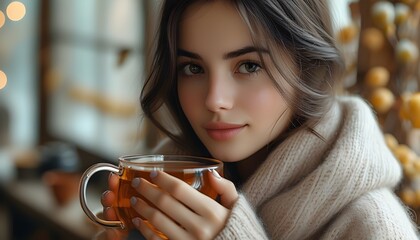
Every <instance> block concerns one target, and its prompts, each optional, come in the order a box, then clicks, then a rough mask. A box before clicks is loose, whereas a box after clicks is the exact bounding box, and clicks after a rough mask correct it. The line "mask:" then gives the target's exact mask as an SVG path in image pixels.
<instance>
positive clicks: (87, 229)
mask: <svg viewBox="0 0 420 240" xmlns="http://www.w3.org/2000/svg"><path fill="white" fill-rule="evenodd" d="M329 3H330V8H331V9H330V10H331V13H332V14H333V19H334V24H335V25H334V27H335V37H336V39H337V42H338V44H339V47H340V48H341V50H342V51H343V55H344V57H345V60H346V67H347V71H346V74H345V76H344V79H343V86H342V89H341V90H342V92H343V94H359V95H361V96H362V97H364V98H366V100H367V101H369V102H370V103H371V105H372V108H373V110H374V111H375V112H376V113H377V114H378V120H379V122H380V124H381V127H382V129H383V131H384V134H385V137H386V140H387V143H388V145H389V146H390V148H391V149H392V150H393V152H394V153H395V154H396V156H397V158H398V159H399V160H400V161H401V165H402V167H403V169H404V181H403V182H402V184H401V186H400V187H399V188H398V189H397V190H396V191H397V193H398V194H399V196H401V198H402V200H403V201H404V202H405V203H406V204H407V205H408V206H410V207H411V208H413V209H414V210H416V209H418V207H419V206H420V180H418V179H420V178H419V177H418V176H420V174H419V173H420V157H419V154H420V144H419V141H420V140H419V139H420V137H419V136H420V135H419V133H418V130H417V129H418V128H420V95H419V94H418V92H419V90H418V89H419V67H418V66H419V60H418V46H419V38H420V30H419V27H420V25H419V12H420V1H418V0H360V1H357V0H330V1H329ZM159 4H160V1H159V0H20V1H10V0H0V239H91V238H92V237H93V236H95V234H97V232H98V231H100V230H101V229H100V228H99V227H97V226H96V225H94V224H93V223H91V222H90V221H89V220H88V219H87V217H86V216H85V215H84V213H83V212H82V210H81V208H80V204H79V201H78V198H77V197H78V192H77V191H78V190H77V188H78V183H79V178H80V175H81V173H82V172H83V171H84V170H85V169H86V168H87V167H89V166H90V165H92V164H94V163H97V162H109V163H113V164H116V163H117V158H118V156H121V155H127V154H134V153H147V152H148V151H149V150H150V148H152V147H153V146H154V144H155V143H156V142H157V140H158V139H159V133H158V132H157V131H156V130H155V129H153V128H152V127H151V126H150V125H149V124H148V122H146V121H144V120H143V119H142V116H141V109H140V108H139V94H140V90H141V86H142V84H143V81H144V79H145V77H146V76H147V66H148V64H149V62H150V60H149V59H150V49H151V45H152V43H153V37H154V33H155V26H156V18H157V16H158V7H159ZM106 178H107V175H106V174H98V175H97V176H95V177H93V178H92V182H93V184H92V187H91V188H89V191H88V192H89V194H90V198H89V205H90V207H91V208H92V209H95V210H96V211H97V212H100V211H101V206H100V201H99V199H100V194H101V192H102V191H103V190H104V189H105V188H106Z"/></svg>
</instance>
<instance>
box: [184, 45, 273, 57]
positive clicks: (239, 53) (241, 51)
mask: <svg viewBox="0 0 420 240" xmlns="http://www.w3.org/2000/svg"><path fill="white" fill-rule="evenodd" d="M251 52H259V53H268V50H267V49H264V48H257V47H254V46H247V47H244V48H240V49H238V50H235V51H232V52H228V53H226V54H225V55H223V59H231V58H236V57H239V56H242V55H245V54H248V53H251ZM177 55H178V57H181V56H183V57H189V58H193V59H199V60H201V59H202V58H201V56H200V55H198V54H197V53H193V52H190V51H187V50H184V49H181V48H179V49H178V50H177Z"/></svg>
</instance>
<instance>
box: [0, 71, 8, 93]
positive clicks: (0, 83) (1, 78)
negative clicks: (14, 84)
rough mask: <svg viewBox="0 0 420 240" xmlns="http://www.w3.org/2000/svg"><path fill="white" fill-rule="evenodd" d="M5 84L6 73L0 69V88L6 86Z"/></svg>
mask: <svg viewBox="0 0 420 240" xmlns="http://www.w3.org/2000/svg"><path fill="white" fill-rule="evenodd" d="M6 84H7V76H6V73H4V72H3V71H1V70H0V90H1V89H3V88H4V87H6Z"/></svg>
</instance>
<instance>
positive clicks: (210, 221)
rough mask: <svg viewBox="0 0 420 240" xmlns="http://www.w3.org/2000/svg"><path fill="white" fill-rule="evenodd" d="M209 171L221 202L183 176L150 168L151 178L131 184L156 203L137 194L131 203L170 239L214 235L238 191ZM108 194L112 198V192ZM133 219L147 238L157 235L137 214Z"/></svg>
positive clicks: (113, 214)
mask: <svg viewBox="0 0 420 240" xmlns="http://www.w3.org/2000/svg"><path fill="white" fill-rule="evenodd" d="M212 173H213V174H212ZM212 173H210V172H208V173H207V174H209V175H210V184H211V185H212V187H213V188H214V189H215V191H216V192H217V193H218V194H219V195H220V200H221V201H220V203H218V202H217V201H215V200H213V199H211V198H209V197H207V196H206V195H204V194H202V193H200V192H199V191H197V190H195V189H194V188H192V187H191V186H190V185H188V184H187V183H185V182H183V181H182V180H179V179H177V178H175V177H172V176H170V175H168V174H166V173H164V172H153V173H152V174H151V175H152V182H148V181H147V180H145V179H142V178H140V179H139V178H137V179H134V180H133V181H132V185H133V187H134V188H135V189H136V190H137V192H138V193H139V194H141V195H142V196H143V197H144V198H146V199H147V200H148V201H150V202H151V203H153V204H154V205H155V207H152V206H150V205H148V204H147V203H146V202H145V201H143V200H142V199H141V198H138V197H132V198H131V204H132V207H133V208H134V209H135V210H136V211H137V212H138V213H139V214H140V215H141V216H142V217H143V218H144V219H146V220H147V221H148V222H149V223H150V224H151V225H153V227H155V228H156V229H158V230H159V231H160V232H162V233H163V234H165V235H166V236H167V237H168V238H169V239H213V238H214V237H215V236H216V235H217V234H218V233H219V232H220V231H221V230H222V229H223V227H224V225H225V223H226V220H227V219H228V217H229V214H230V209H231V207H232V206H233V204H234V203H235V202H236V200H237V198H238V193H237V192H236V189H235V186H234V185H233V183H232V182H230V181H228V180H226V179H224V178H221V177H220V176H218V174H217V172H215V171H213V172H212ZM111 181H113V180H112V179H110V183H111ZM107 195H109V196H108V200H111V195H112V194H110V193H108V194H107ZM113 197H114V198H115V196H113ZM108 200H107V201H108ZM103 203H108V202H105V201H104V202H103ZM104 206H106V205H105V204H104ZM104 213H105V214H106V215H107V218H109V219H112V218H113V217H115V212H113V211H112V210H110V209H105V211H104ZM133 223H134V225H135V226H136V227H137V229H139V230H140V232H141V233H142V234H143V236H144V237H145V238H146V239H159V237H158V235H157V234H156V233H154V232H153V230H152V229H151V228H150V227H149V226H148V225H147V224H145V223H144V222H143V221H142V220H141V219H140V218H135V219H133Z"/></svg>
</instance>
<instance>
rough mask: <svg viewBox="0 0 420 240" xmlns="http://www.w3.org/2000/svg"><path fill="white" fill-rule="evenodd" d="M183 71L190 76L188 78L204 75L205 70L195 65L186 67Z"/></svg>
mask: <svg viewBox="0 0 420 240" xmlns="http://www.w3.org/2000/svg"><path fill="white" fill-rule="evenodd" d="M182 71H183V73H184V74H185V75H188V76H190V75H194V74H200V73H203V69H202V68H201V67H200V66H198V65H195V64H187V65H185V66H184V68H183V69H182Z"/></svg>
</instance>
